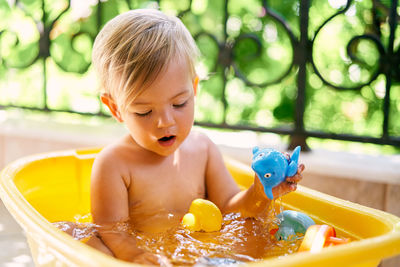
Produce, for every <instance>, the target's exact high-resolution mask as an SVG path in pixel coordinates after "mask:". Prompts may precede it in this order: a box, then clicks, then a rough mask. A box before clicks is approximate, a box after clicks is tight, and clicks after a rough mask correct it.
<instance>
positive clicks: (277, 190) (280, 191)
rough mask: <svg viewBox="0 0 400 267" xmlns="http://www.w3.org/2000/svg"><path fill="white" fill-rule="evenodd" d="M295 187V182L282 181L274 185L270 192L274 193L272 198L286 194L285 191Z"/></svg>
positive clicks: (290, 190) (293, 189)
mask: <svg viewBox="0 0 400 267" xmlns="http://www.w3.org/2000/svg"><path fill="white" fill-rule="evenodd" d="M296 189H297V184H296V183H290V182H283V183H281V184H280V185H278V186H277V187H274V188H273V189H272V193H273V195H274V198H277V197H280V196H283V195H286V194H287V193H290V192H292V191H296Z"/></svg>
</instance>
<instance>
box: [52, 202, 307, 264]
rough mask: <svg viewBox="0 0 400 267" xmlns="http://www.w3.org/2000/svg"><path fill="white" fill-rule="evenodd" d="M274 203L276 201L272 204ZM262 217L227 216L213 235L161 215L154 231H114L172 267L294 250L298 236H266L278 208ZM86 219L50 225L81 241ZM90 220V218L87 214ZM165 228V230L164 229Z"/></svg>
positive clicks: (90, 229)
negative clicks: (157, 255) (202, 261)
mask: <svg viewBox="0 0 400 267" xmlns="http://www.w3.org/2000/svg"><path fill="white" fill-rule="evenodd" d="M276 202H278V201H276ZM271 207H274V208H271V209H270V210H268V211H266V213H265V214H266V216H265V217H259V218H242V217H240V215H239V214H235V213H230V214H226V215H225V216H224V217H223V221H222V228H221V230H220V231H215V232H208V233H207V232H202V231H198V232H194V231H189V230H188V229H185V228H183V227H182V226H181V224H180V220H181V219H182V215H174V214H164V215H161V214H162V213H161V214H160V216H159V217H164V218H163V219H160V218H158V219H157V221H158V222H162V223H161V224H162V225H163V226H164V227H163V228H164V229H163V231H161V232H160V231H159V230H160V227H159V226H160V225H155V224H153V223H150V222H147V225H153V226H154V227H153V228H154V229H150V228H148V229H146V230H145V231H143V230H141V231H138V230H134V231H132V230H131V229H132V228H131V226H130V225H129V223H124V224H120V225H117V226H116V227H118V230H119V231H120V230H121V229H122V230H123V231H127V232H129V233H131V234H132V235H134V236H135V238H136V240H137V244H138V246H139V247H141V248H143V249H146V250H148V251H150V252H152V253H155V254H159V255H164V256H166V257H167V258H168V259H169V260H170V261H171V263H172V264H174V265H176V266H180V265H186V266H187V265H194V264H196V263H197V262H198V261H199V259H200V261H201V260H202V259H204V258H206V259H210V258H227V259H229V260H230V261H231V260H232V261H233V260H234V261H240V262H248V261H257V260H261V259H265V258H268V257H274V256H284V255H288V254H291V253H294V252H296V251H297V249H298V247H299V246H300V243H301V240H302V236H298V237H296V238H294V239H291V240H290V241H285V240H280V241H279V240H276V239H275V237H274V236H273V235H271V234H270V230H271V228H274V227H276V224H277V223H279V222H277V218H276V216H275V215H276V214H277V213H279V212H280V211H281V210H282V208H281V207H280V205H271ZM87 217H88V216H84V217H80V216H77V217H76V218H77V221H76V222H74V223H72V222H56V223H54V225H55V226H56V227H58V228H60V229H62V230H64V231H66V232H68V233H69V234H71V235H72V236H73V237H74V238H75V239H77V240H80V241H82V242H85V240H87V239H88V238H90V236H91V235H94V234H95V233H96V226H95V225H93V224H91V223H82V222H80V221H85V220H87ZM89 217H90V215H89ZM166 228H167V229H166Z"/></svg>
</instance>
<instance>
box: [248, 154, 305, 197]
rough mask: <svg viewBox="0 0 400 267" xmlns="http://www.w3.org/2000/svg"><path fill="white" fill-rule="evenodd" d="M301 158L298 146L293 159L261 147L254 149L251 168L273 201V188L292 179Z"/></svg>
mask: <svg viewBox="0 0 400 267" xmlns="http://www.w3.org/2000/svg"><path fill="white" fill-rule="evenodd" d="M299 156H300V146H297V147H296V148H295V149H294V151H293V154H292V156H291V158H290V159H289V160H288V159H287V157H286V156H285V155H284V154H282V153H281V152H279V151H277V150H275V149H271V148H264V149H260V148H259V147H255V148H253V158H252V164H251V167H252V168H253V170H254V171H255V173H256V174H257V176H258V178H259V179H260V181H261V183H262V185H263V186H264V192H265V195H266V196H267V197H268V198H269V199H273V198H274V197H273V195H272V188H273V187H275V186H277V185H278V184H280V183H281V182H283V181H284V180H285V179H286V177H291V176H293V175H295V174H296V173H297V167H298V161H299Z"/></svg>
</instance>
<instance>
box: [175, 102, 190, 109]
mask: <svg viewBox="0 0 400 267" xmlns="http://www.w3.org/2000/svg"><path fill="white" fill-rule="evenodd" d="M186 104H187V101H185V102H183V103H181V104H174V105H173V107H174V108H183V107H184V106H186Z"/></svg>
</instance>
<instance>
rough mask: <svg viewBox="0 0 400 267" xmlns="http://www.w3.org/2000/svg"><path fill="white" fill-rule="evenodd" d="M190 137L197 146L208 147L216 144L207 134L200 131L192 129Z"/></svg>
mask: <svg viewBox="0 0 400 267" xmlns="http://www.w3.org/2000/svg"><path fill="white" fill-rule="evenodd" d="M188 139H189V141H190V142H191V143H194V144H196V146H202V147H204V148H207V149H208V148H209V146H212V145H214V143H213V141H211V139H210V138H209V137H208V136H207V135H206V134H204V133H202V132H199V131H192V132H191V133H190V135H189V138H188Z"/></svg>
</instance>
